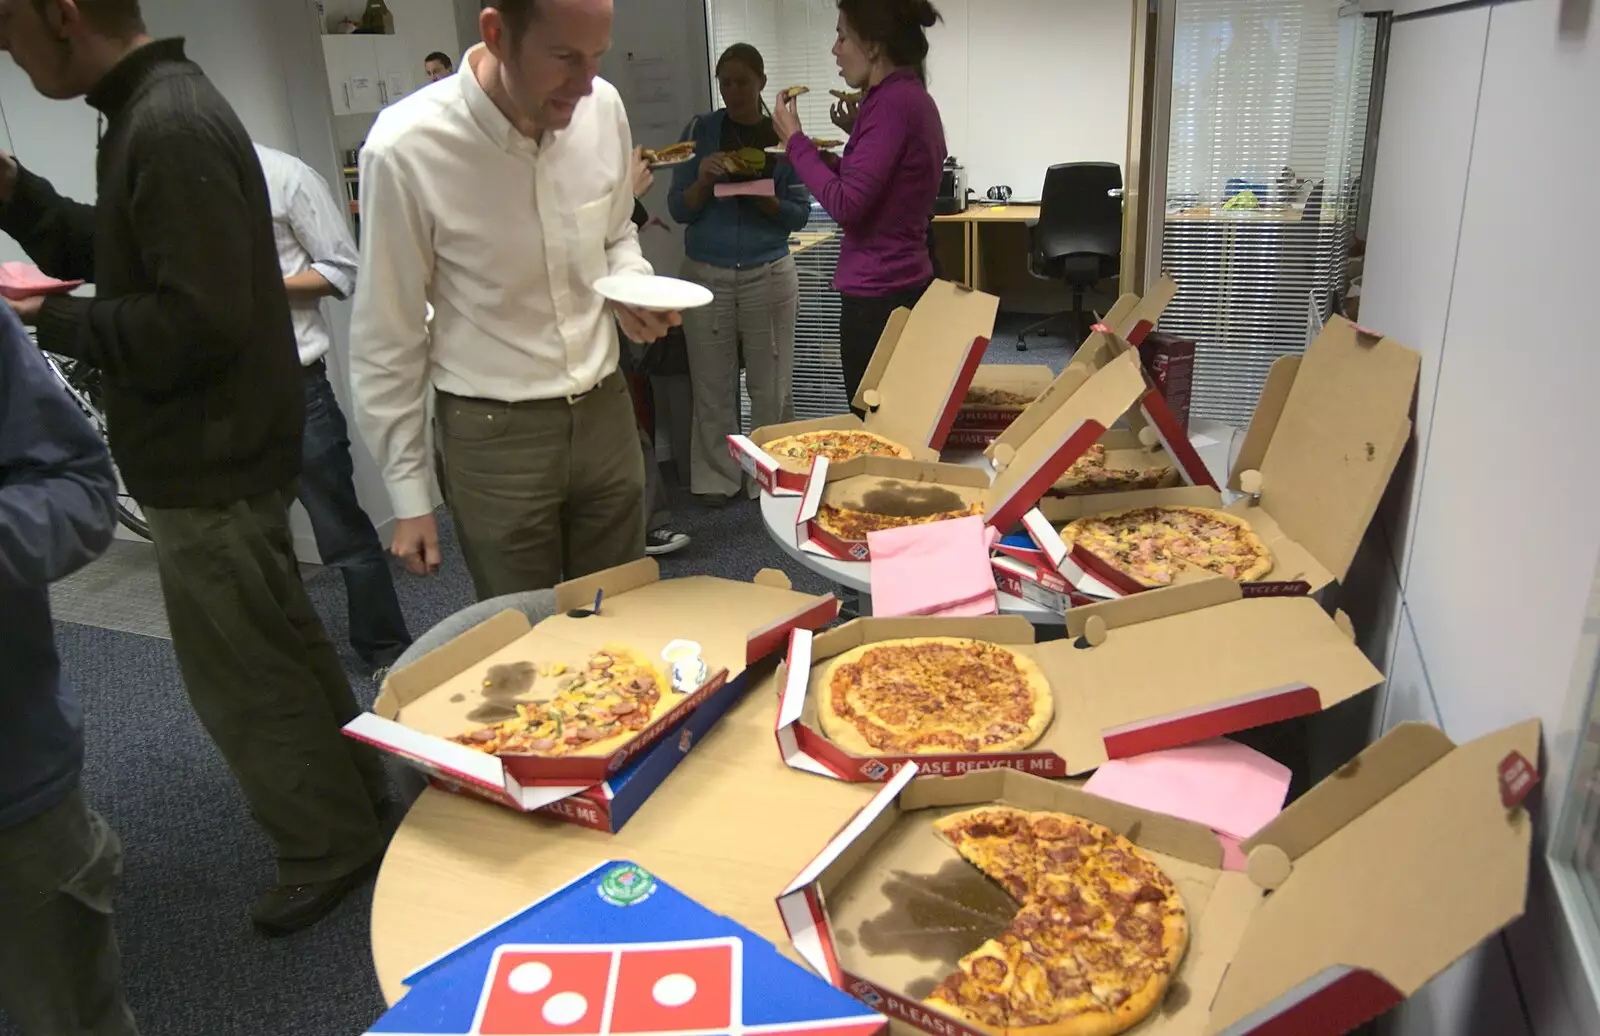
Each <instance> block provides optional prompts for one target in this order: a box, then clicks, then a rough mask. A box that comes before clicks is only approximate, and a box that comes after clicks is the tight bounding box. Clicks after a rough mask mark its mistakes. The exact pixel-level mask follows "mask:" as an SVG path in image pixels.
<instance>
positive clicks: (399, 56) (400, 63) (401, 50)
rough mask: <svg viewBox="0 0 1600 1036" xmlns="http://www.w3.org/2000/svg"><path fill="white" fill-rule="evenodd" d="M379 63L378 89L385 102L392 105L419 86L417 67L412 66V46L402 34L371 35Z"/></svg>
mask: <svg viewBox="0 0 1600 1036" xmlns="http://www.w3.org/2000/svg"><path fill="white" fill-rule="evenodd" d="M367 38H368V39H370V40H371V41H372V49H373V53H374V54H375V55H376V58H377V64H378V91H379V94H380V97H381V100H382V102H383V104H385V105H390V104H393V103H394V102H396V101H398V100H399V99H400V98H402V97H404V96H405V95H406V94H408V93H410V92H411V91H413V90H415V89H416V88H417V74H416V69H414V68H412V67H411V61H412V58H411V48H410V47H408V46H407V45H406V41H405V39H404V38H403V37H400V36H369V37H367Z"/></svg>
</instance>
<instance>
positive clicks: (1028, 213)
mask: <svg viewBox="0 0 1600 1036" xmlns="http://www.w3.org/2000/svg"><path fill="white" fill-rule="evenodd" d="M1039 212H1040V208H1039V206H1037V205H973V206H971V207H970V208H968V209H967V211H966V212H958V213H956V214H954V215H951V216H935V217H934V218H933V222H934V225H936V226H937V225H939V224H956V225H958V226H960V228H961V233H962V276H961V278H960V283H962V284H965V285H966V286H967V287H969V288H974V289H977V290H979V291H982V290H983V229H984V228H985V227H989V226H994V225H995V224H1003V223H1010V224H1019V223H1032V222H1034V221H1036V220H1037V219H1038V218H1039Z"/></svg>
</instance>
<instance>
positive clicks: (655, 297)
mask: <svg viewBox="0 0 1600 1036" xmlns="http://www.w3.org/2000/svg"><path fill="white" fill-rule="evenodd" d="M594 290H595V291H596V292H598V293H599V294H600V297H601V298H605V299H609V300H610V301H612V302H616V303H618V304H620V305H624V306H632V307H633V308H634V309H643V310H649V311H651V312H654V313H675V312H680V311H682V310H685V309H699V308H700V307H701V306H709V305H710V304H711V300H712V298H713V297H714V296H713V295H712V294H711V290H710V289H709V288H705V287H702V286H701V285H698V284H694V283H692V282H690V281H681V280H679V279H678V278H676V277H656V276H644V275H642V274H615V275H613V276H610V277H602V278H600V279H599V280H597V281H595V282H594Z"/></svg>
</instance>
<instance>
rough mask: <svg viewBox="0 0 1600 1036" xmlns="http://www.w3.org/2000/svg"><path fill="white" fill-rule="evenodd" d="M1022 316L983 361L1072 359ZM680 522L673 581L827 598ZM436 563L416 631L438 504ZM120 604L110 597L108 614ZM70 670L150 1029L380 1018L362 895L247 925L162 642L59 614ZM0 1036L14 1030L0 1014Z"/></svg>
mask: <svg viewBox="0 0 1600 1036" xmlns="http://www.w3.org/2000/svg"><path fill="white" fill-rule="evenodd" d="M1026 322H1027V321H1026V319H1025V318H1011V317H1007V318H1005V321H1004V322H1003V323H1002V327H1003V328H1006V329H1007V330H1008V331H1009V332H1010V333H1009V334H1007V333H1001V334H997V335H996V338H995V341H994V342H993V344H992V345H991V347H990V355H991V359H992V360H993V361H994V362H1010V363H1017V362H1021V363H1048V364H1050V365H1051V366H1054V367H1056V368H1058V369H1059V368H1060V366H1061V365H1062V364H1064V363H1065V362H1066V360H1067V359H1068V357H1069V355H1070V353H1069V351H1068V348H1067V344H1066V343H1065V342H1064V341H1061V340H1060V339H1053V340H1045V341H1039V342H1035V343H1033V344H1032V345H1031V348H1030V351H1029V352H1026V353H1019V352H1017V351H1016V350H1015V337H1014V335H1015V331H1016V330H1017V329H1018V328H1020V327H1021V326H1023V325H1024V324H1025V323H1026ZM675 496H676V497H677V500H676V507H677V510H676V517H677V520H678V524H679V525H680V526H681V527H682V528H683V530H684V531H686V532H688V533H689V534H691V535H692V536H693V537H694V543H693V545H691V546H690V547H689V548H688V549H686V550H684V551H682V552H680V553H678V554H674V555H671V556H669V557H666V558H663V559H662V568H663V571H664V574H665V575H667V576H668V577H675V576H684V575H692V574H711V575H718V576H723V577H727V578H734V579H748V578H749V577H751V576H753V575H754V574H755V573H756V572H757V571H759V570H760V569H762V568H769V567H770V568H780V569H782V570H783V571H785V572H787V573H788V574H789V576H790V578H791V579H792V580H793V582H794V584H795V586H796V588H797V589H801V590H805V591H807V592H811V593H826V592H828V591H829V590H831V589H832V586H831V585H830V584H828V583H827V582H826V581H825V580H823V579H822V578H820V577H818V576H816V575H814V574H812V573H811V572H809V571H807V570H805V569H804V568H802V567H800V566H799V565H798V564H797V563H795V562H792V561H791V560H789V559H788V557H787V556H786V555H784V554H783V553H782V552H781V551H779V550H778V548H777V547H776V546H774V545H773V544H772V542H771V541H770V539H768V537H767V534H766V532H765V530H764V529H763V528H762V525H761V521H760V517H759V513H758V509H757V505H756V503H754V502H753V501H741V502H738V503H735V504H732V505H730V506H728V507H727V508H724V509H722V510H716V511H713V510H708V509H705V508H703V507H700V506H698V505H697V504H695V503H694V502H693V501H692V500H689V499H687V498H685V497H684V496H683V495H682V494H681V493H676V491H675ZM441 535H442V539H443V547H444V552H445V554H444V556H445V563H444V565H443V568H442V570H441V571H440V573H439V575H438V576H437V577H435V578H432V579H428V580H420V579H413V578H411V577H409V576H405V575H397V577H396V578H397V585H398V586H399V589H400V593H401V598H402V601H403V603H404V606H405V609H406V615H407V618H408V620H409V622H410V625H411V628H412V631H413V632H421V631H423V630H426V629H428V628H429V627H431V626H432V625H433V624H434V623H437V622H438V621H439V620H441V619H443V618H445V617H446V616H448V615H450V614H452V613H454V612H455V611H457V610H459V609H460V608H463V607H465V606H466V605H468V604H470V603H472V591H471V584H470V582H469V580H468V578H467V574H466V569H465V566H464V565H463V563H462V561H461V556H460V552H459V550H458V549H457V548H456V546H455V542H454V537H453V534H452V531H451V529H450V525H449V521H448V516H445V518H444V521H443V524H442V526H441ZM307 586H308V588H309V590H310V593H311V596H312V598H313V600H314V601H315V603H316V605H317V609H318V611H319V612H320V613H321V615H322V617H323V620H324V622H325V623H326V625H327V627H328V631H329V633H330V634H331V635H332V636H333V638H334V640H335V642H336V643H338V644H340V645H342V646H343V650H344V651H345V665H346V669H347V670H348V671H349V673H350V676H351V680H352V683H353V684H354V686H355V687H356V689H357V693H358V695H360V696H362V697H363V698H364V700H365V701H367V702H369V703H370V700H371V698H372V695H373V693H374V691H375V688H374V687H373V685H372V682H371V680H370V679H368V677H367V675H366V674H365V672H364V671H363V670H362V668H361V666H360V663H359V662H358V661H357V660H356V658H355V656H354V655H353V654H351V653H349V648H348V642H347V640H346V635H347V631H348V622H347V619H346V614H345V599H344V587H343V585H342V583H341V582H340V580H339V578H338V576H337V574H336V573H334V572H332V571H323V572H319V573H318V574H317V575H315V576H313V577H312V578H311V579H310V580H308V583H307ZM113 610H114V609H113ZM56 628H57V639H58V642H59V645H60V650H61V655H62V659H63V663H64V665H65V668H66V671H67V672H68V673H69V674H70V676H71V678H72V680H73V681H74V682H75V684H76V686H77V687H78V690H79V693H80V694H81V696H82V698H83V702H84V711H85V714H86V716H87V727H88V731H87V740H88V761H87V764H86V767H85V771H84V778H83V781H84V788H85V791H86V793H87V795H88V797H89V800H90V802H91V804H92V805H93V806H94V807H95V808H96V809H98V810H100V811H101V812H102V813H103V814H104V815H105V816H106V817H107V819H108V820H109V821H110V822H111V824H112V825H113V826H114V827H115V828H116V830H117V832H118V833H119V834H120V835H121V836H122V839H123V844H124V849H125V869H124V873H123V878H122V884H121V886H120V892H119V895H118V900H117V910H118V915H117V919H118V933H119V937H120V939H121V944H122V951H123V967H124V976H125V980H126V984H127V988H128V996H129V999H130V1001H131V1003H132V1005H133V1009H134V1011H135V1013H136V1015H137V1017H138V1020H139V1024H140V1028H141V1031H142V1032H143V1033H145V1034H146V1036H302V1034H305V1036H313V1034H314V1036H354V1034H357V1033H361V1032H363V1031H364V1030H365V1029H366V1027H367V1026H368V1025H369V1024H371V1022H372V1021H373V1020H374V1019H375V1018H376V1017H377V1016H378V1015H379V1014H380V1013H381V1012H382V1009H383V1001H382V999H381V997H380V995H379V992H378V984H377V980H376V978H375V977H374V975H373V971H372V958H371V954H370V949H369V944H368V919H369V914H370V908H371V893H370V890H363V891H361V892H360V893H358V894H356V895H353V896H351V897H350V898H349V899H348V900H347V901H346V902H345V903H344V904H343V905H342V906H341V907H340V908H339V910H338V911H337V912H336V913H335V914H334V915H333V916H331V917H330V918H328V919H327V920H326V921H324V922H322V923H321V924H319V925H317V926H316V927H315V928H313V929H311V930H310V931H308V932H303V933H301V934H299V935H296V936H293V937H291V938H288V939H282V940H266V939H262V938H260V937H258V936H256V935H255V934H254V933H253V932H252V931H251V930H250V928H249V926H248V924H247V922H246V919H245V910H246V909H247V907H248V906H249V904H250V902H251V900H252V899H253V898H254V897H255V895H256V894H257V893H258V892H259V891H260V890H261V889H262V888H263V887H264V886H265V885H266V884H267V883H268V882H269V881H270V880H271V877H272V866H271V856H270V849H269V846H268V844H267V842H266V840H265V839H264V838H263V837H262V836H261V834H260V833H259V832H258V831H257V829H256V827H255V825H254V824H253V823H252V822H251V820H250V817H249V815H248V814H247V813H246V810H245V805H244V801H243V799H242V798H241V797H240V795H239V792H238V790H237V788H236V787H235V786H234V783H233V781H232V779H231V778H230V776H229V774H228V771H227V769H226V767H225V766H224V765H223V762H222V759H221V757H220V756H219V755H218V754H217V751H216V749H215V748H213V747H212V745H211V742H210V740H209V739H208V738H207V737H206V735H205V732H204V731H203V730H202V729H201V728H200V725H199V722H198V721H197V720H196V719H195V718H194V714H193V713H192V712H191V711H190V709H189V705H188V702H187V700H186V699H185V697H184V695H183V690H182V685H181V683H180V680H179V676H178V668H177V662H176V660H175V659H174V657H173V655H172V645H171V644H170V643H169V642H168V641H166V640H161V639H157V638H155V637H148V636H138V635H135V634H131V633H125V632H120V631H118V630H115V629H107V628H102V627H99V626H92V625H86V624H81V623H76V622H74V623H68V622H58V623H57V627H56ZM0 1036H17V1033H16V1031H15V1030H14V1029H13V1028H12V1027H11V1026H10V1025H9V1024H8V1023H7V1022H6V1020H5V1019H4V1017H3V1016H0Z"/></svg>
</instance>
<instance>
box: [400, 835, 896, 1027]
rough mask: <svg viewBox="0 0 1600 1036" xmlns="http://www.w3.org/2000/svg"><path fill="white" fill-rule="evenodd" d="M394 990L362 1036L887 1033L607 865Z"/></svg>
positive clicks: (651, 884) (714, 918)
mask: <svg viewBox="0 0 1600 1036" xmlns="http://www.w3.org/2000/svg"><path fill="white" fill-rule="evenodd" d="M406 986H407V987H408V989H409V991H408V992H407V993H406V995H405V997H404V998H403V999H401V1001H400V1002H399V1003H398V1004H396V1005H395V1006H394V1007H393V1008H392V1009H390V1011H389V1013H387V1014H385V1015H384V1016H383V1017H382V1018H380V1019H379V1020H378V1022H377V1024H376V1025H374V1026H373V1027H372V1028H371V1029H370V1030H369V1036H379V1034H382V1036H882V1034H883V1033H885V1032H886V1030H887V1026H888V1022H887V1020H886V1019H885V1018H884V1017H883V1016H882V1015H879V1014H874V1013H872V1012H870V1011H867V1010H865V1009H864V1008H863V1007H862V1005H861V1002H860V1001H859V1000H856V999H855V998H854V997H851V996H849V995H847V994H845V993H842V992H840V991H839V990H837V989H835V988H833V987H832V986H831V985H829V984H828V983H827V982H824V981H823V980H822V979H820V978H818V977H816V976H815V975H813V974H812V973H811V972H809V971H807V970H806V969H805V968H803V967H801V966H800V965H798V964H796V963H794V962H793V961H791V960H789V959H788V958H787V957H785V956H783V955H782V954H781V953H779V952H778V950H777V948H776V947H774V946H773V945H772V944H771V943H769V942H767V941H766V940H764V939H762V938H761V937H760V936H758V935H756V934H755V933H754V932H751V931H749V930H748V929H746V928H743V927H741V926H740V925H738V924H736V923H735V922H733V921H731V920H729V919H728V918H726V917H722V916H721V915H719V914H716V913H714V912H712V911H711V910H708V909H706V908H705V907H703V906H701V905H700V904H699V903H696V902H695V901H694V900H692V899H690V898H689V897H687V896H685V895H684V894H683V893H681V892H679V891H678V890H677V889H674V888H672V887H671V886H670V885H667V884H666V883H665V882H663V881H661V880H660V879H659V878H657V877H655V876H654V875H653V874H651V873H649V872H648V871H646V870H645V869H644V868H642V867H639V866H638V865H636V864H632V863H628V862H626V861H620V860H618V861H612V862H610V863H606V864H602V865H601V866H599V867H597V868H595V869H594V870H592V871H590V872H588V873H587V874H584V875H583V876H581V877H579V878H578V879H577V880H575V881H573V882H572V883H571V884H569V885H567V886H566V887H565V888H562V889H560V890H559V891H557V892H555V893H554V894H552V895H551V896H549V897H547V898H545V899H543V900H541V901H540V902H538V903H535V904H534V905H532V906H530V907H528V908H527V909H526V910H524V911H522V912H521V913H519V914H517V915H516V916H514V917H512V918H510V919H508V920H506V921H503V922H501V923H500V924H498V925H496V926H495V927H494V928H492V929H490V930H489V931H487V932H484V933H483V934H482V935H480V936H478V937H477V938H476V939H473V940H472V941H471V942H468V943H466V944H464V945H462V946H459V947H457V948H456V949H454V950H452V951H451V952H449V953H447V954H445V955H444V956H443V957H441V958H440V959H439V960H436V961H434V962H433V963H432V964H429V965H428V966H426V967H424V968H422V969H421V970H420V971H417V972H416V973H415V974H413V975H411V976H409V977H408V978H407V979H406Z"/></svg>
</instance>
